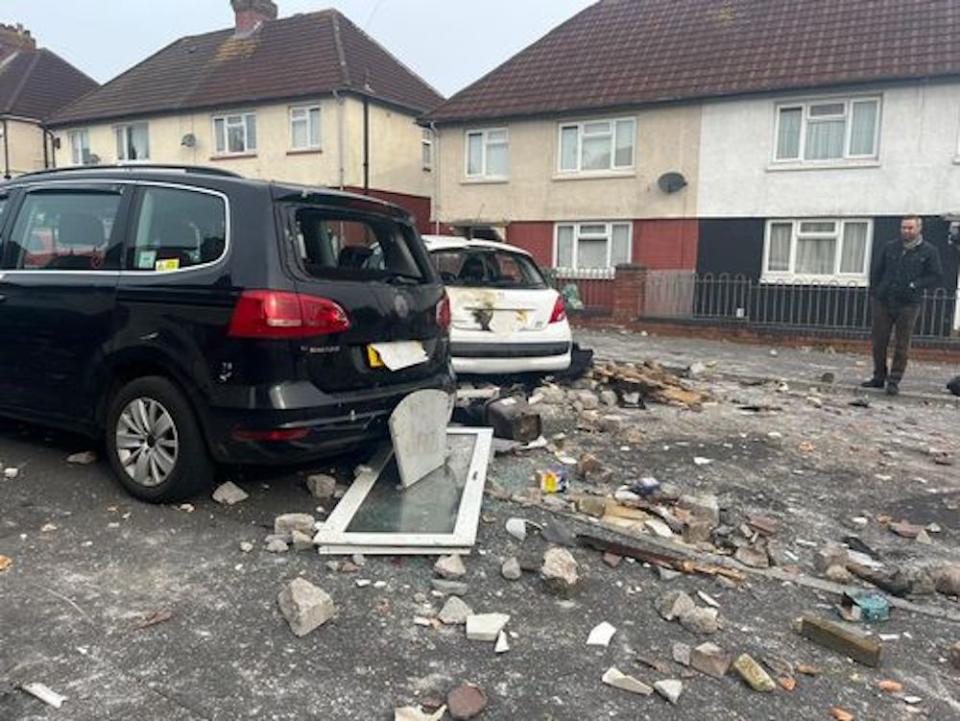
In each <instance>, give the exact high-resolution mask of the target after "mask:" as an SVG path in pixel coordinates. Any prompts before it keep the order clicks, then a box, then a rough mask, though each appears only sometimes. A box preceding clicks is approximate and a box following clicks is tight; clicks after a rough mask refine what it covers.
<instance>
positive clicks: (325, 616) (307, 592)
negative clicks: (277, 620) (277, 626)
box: [277, 578, 337, 638]
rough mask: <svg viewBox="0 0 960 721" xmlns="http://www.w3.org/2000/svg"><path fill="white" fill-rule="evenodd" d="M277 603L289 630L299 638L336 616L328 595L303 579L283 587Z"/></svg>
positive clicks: (334, 607)
mask: <svg viewBox="0 0 960 721" xmlns="http://www.w3.org/2000/svg"><path fill="white" fill-rule="evenodd" d="M277 603H278V605H279V606H280V613H282V614H283V617H284V618H285V619H287V623H288V624H289V625H290V630H291V631H293V633H294V635H295V636H299V637H301V638H302V637H303V636H306V635H307V634H308V633H310V632H311V631H314V630H315V629H317V628H319V627H320V626H322V625H323V624H325V623H326V622H327V621H329V620H330V619H331V618H333V617H334V616H335V615H336V614H337V607H336V606H335V605H334V603H333V599H332V598H330V596H329V594H327V592H326V591H323V590H322V589H320V588H318V587H317V586H314V585H313V584H312V583H310V582H309V581H307V580H306V579H303V578H295V579H294V580H292V581H290V583H288V584H287V585H286V586H284V588H283V590H281V591H280V593H279V595H278V596H277Z"/></svg>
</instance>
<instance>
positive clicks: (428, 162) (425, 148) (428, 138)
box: [420, 128, 433, 170]
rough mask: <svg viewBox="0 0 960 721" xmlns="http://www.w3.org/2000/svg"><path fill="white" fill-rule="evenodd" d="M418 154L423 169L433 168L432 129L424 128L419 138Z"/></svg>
mask: <svg viewBox="0 0 960 721" xmlns="http://www.w3.org/2000/svg"><path fill="white" fill-rule="evenodd" d="M420 154H421V156H422V161H423V169H424V170H433V131H432V130H430V128H424V129H423V134H422V135H421V138H420Z"/></svg>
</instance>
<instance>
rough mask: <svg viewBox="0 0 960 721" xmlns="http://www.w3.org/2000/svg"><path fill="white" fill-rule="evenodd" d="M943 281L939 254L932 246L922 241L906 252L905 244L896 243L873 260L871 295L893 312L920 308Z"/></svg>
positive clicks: (893, 242) (884, 249) (901, 242)
mask: <svg viewBox="0 0 960 721" xmlns="http://www.w3.org/2000/svg"><path fill="white" fill-rule="evenodd" d="M942 279H943V266H942V265H941V264H940V253H939V251H937V249H936V248H935V247H933V245H931V244H930V243H928V242H927V241H923V242H922V243H920V245H918V246H917V247H915V248H911V249H910V250H904V248H903V241H902V240H893V241H891V242H889V243H887V244H886V245H885V246H884V247H883V250H882V251H881V252H880V253H878V254H877V255H876V257H875V258H874V259H873V267H872V268H871V269H870V294H871V295H872V296H873V297H874V298H876V299H877V300H879V301H880V302H881V303H884V304H885V305H888V306H891V307H894V308H902V307H904V306H908V305H919V303H920V302H921V301H922V300H923V292H924V291H925V290H928V289H929V288H935V287H937V286H938V285H939V284H940V282H941V280H942Z"/></svg>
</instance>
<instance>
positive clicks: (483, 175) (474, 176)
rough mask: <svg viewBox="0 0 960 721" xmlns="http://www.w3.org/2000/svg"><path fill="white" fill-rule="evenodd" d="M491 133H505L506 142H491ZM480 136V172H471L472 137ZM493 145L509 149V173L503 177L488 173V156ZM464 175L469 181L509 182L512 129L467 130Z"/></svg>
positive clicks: (464, 142) (464, 148) (464, 136)
mask: <svg viewBox="0 0 960 721" xmlns="http://www.w3.org/2000/svg"><path fill="white" fill-rule="evenodd" d="M491 133H503V134H504V140H502V141H500V140H496V141H493V142H491V141H490V134H491ZM473 135H479V136H480V137H481V139H482V140H481V151H480V166H481V167H480V172H479V173H471V172H470V137H471V136H473ZM491 145H505V146H506V148H507V171H506V173H504V174H503V175H492V174H490V173H488V172H487V155H488V153H489V149H490V146H491ZM463 174H464V175H465V176H466V177H467V179H468V180H507V179H509V177H510V129H509V128H506V127H499V128H474V129H472V130H467V131H465V132H464V134H463Z"/></svg>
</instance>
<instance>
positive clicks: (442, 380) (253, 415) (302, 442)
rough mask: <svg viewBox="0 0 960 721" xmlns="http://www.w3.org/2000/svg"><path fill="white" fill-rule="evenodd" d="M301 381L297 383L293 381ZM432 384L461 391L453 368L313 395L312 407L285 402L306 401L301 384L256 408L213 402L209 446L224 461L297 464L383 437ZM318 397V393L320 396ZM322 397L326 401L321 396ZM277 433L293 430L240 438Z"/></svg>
mask: <svg viewBox="0 0 960 721" xmlns="http://www.w3.org/2000/svg"><path fill="white" fill-rule="evenodd" d="M294 385H296V384H294ZM427 388H437V389H440V390H444V391H446V392H448V393H453V392H454V391H455V389H456V381H455V379H454V376H453V373H452V372H451V371H450V369H448V370H447V371H445V372H442V373H438V374H436V375H435V376H432V377H430V378H427V379H423V380H420V381H417V382H416V383H408V384H402V385H395V386H384V387H381V388H373V389H365V390H362V391H351V392H346V393H343V394H336V395H327V394H320V393H319V392H317V394H314V395H313V397H312V399H311V402H310V403H309V405H299V406H292V407H291V406H285V404H284V403H283V401H284V400H285V398H286V397H290V398H297V397H300V398H301V399H304V400H305V398H304V396H306V394H305V393H304V392H303V389H302V388H299V387H298V388H295V389H292V392H291V393H288V394H286V396H284V394H283V389H272V390H271V392H270V393H268V394H266V395H265V397H266V398H268V399H269V402H268V403H266V404H264V405H261V406H260V407H255V408H250V407H248V408H235V407H224V406H214V407H210V408H208V409H207V410H206V412H205V413H203V414H202V415H203V416H204V426H205V430H206V433H207V439H208V445H209V448H210V450H211V453H212V455H213V457H214V459H215V460H216V461H217V462H219V463H237V464H251V465H280V464H287V463H289V464H296V463H303V462H307V461H312V460H317V459H320V458H325V457H329V456H333V455H337V454H339V453H343V452H345V451H350V450H353V449H355V448H358V447H361V446H363V445H365V444H367V443H369V442H371V441H378V440H381V439H383V438H386V437H387V436H388V435H389V429H388V426H387V420H388V419H389V417H390V414H391V413H392V412H393V409H394V408H396V407H397V404H399V403H400V401H401V400H403V399H404V398H405V397H406V396H408V395H409V394H411V393H413V392H415V391H418V390H424V389H427ZM317 396H319V397H317ZM321 399H322V400H321ZM270 431H277V432H280V433H282V434H294V435H296V438H292V439H284V440H249V439H246V438H238V437H237V435H238V434H239V435H240V436H241V437H246V436H250V435H255V434H258V433H265V432H270Z"/></svg>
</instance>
